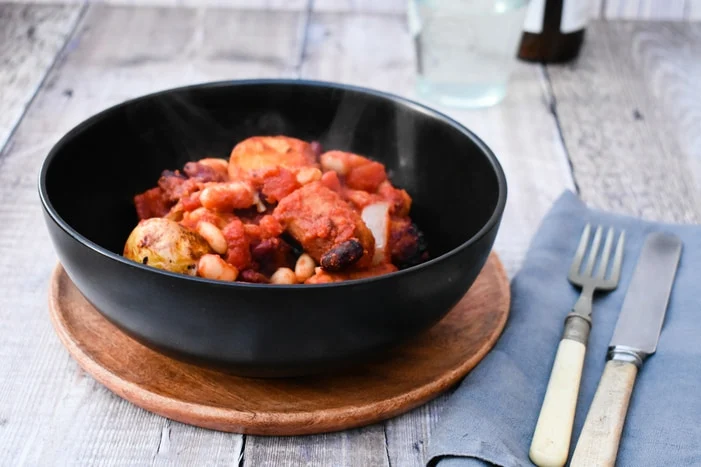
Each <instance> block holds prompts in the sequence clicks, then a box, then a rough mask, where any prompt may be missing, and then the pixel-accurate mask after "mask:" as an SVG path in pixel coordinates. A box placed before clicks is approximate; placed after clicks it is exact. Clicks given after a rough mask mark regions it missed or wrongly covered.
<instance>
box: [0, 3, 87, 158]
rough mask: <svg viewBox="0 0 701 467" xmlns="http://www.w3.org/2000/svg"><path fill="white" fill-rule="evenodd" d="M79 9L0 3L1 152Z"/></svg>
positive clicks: (70, 30) (63, 42)
mask: <svg viewBox="0 0 701 467" xmlns="http://www.w3.org/2000/svg"><path fill="white" fill-rule="evenodd" d="M81 10H82V7H80V6H78V5H68V6H53V5H46V6H28V5H20V4H5V3H0V153H2V149H3V147H4V146H5V143H6V142H7V139H8V138H9V136H10V134H11V133H12V131H13V130H14V128H15V126H16V125H17V123H18V122H19V120H20V118H21V117H22V115H23V114H24V111H25V109H26V107H27V104H29V102H30V101H31V99H32V97H33V96H34V94H35V93H36V91H37V89H38V88H39V85H40V84H41V82H42V81H43V79H44V77H45V76H46V73H47V72H48V71H49V68H50V67H51V65H52V64H53V62H54V59H55V58H56V55H57V54H58V52H59V50H61V48H62V47H63V45H64V44H65V42H66V39H67V38H68V36H69V35H70V33H71V32H72V31H73V28H74V27H75V24H76V22H77V21H78V17H79V16H80V12H81Z"/></svg>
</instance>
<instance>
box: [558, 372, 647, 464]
mask: <svg viewBox="0 0 701 467" xmlns="http://www.w3.org/2000/svg"><path fill="white" fill-rule="evenodd" d="M637 374H638V367H637V366H635V364H634V363H631V362H622V361H616V360H609V361H608V362H607V363H606V368H604V373H603V375H602V376H601V381H600V382H599V387H598V388H597V389H596V394H595V395H594V400H593V401H592V403H591V407H589V412H588V413H587V418H586V420H585V421H584V427H583V428H582V433H581V434H580V435H579V440H578V441H577V447H576V448H575V450H574V454H573V455H572V463H571V464H570V465H571V467H590V466H597V467H607V466H611V467H613V465H614V464H615V463H616V455H617V454H618V443H619V442H620V440H621V432H622V431H623V424H624V423H625V419H626V413H627V412H628V403H629V402H630V395H631V393H632V392H633V385H634V384H635V377H636V375H637Z"/></svg>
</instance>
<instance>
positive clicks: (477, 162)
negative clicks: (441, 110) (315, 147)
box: [45, 81, 505, 257]
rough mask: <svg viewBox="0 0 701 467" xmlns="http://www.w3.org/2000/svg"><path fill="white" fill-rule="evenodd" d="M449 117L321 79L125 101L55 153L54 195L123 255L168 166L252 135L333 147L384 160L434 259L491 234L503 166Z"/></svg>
mask: <svg viewBox="0 0 701 467" xmlns="http://www.w3.org/2000/svg"><path fill="white" fill-rule="evenodd" d="M446 121H448V120H447V119H446V118H445V117H443V116H441V115H439V114H437V113H433V112H431V111H429V110H427V109H424V108H423V107H421V106H418V105H415V104H412V103H409V102H407V101H404V100H401V99H398V98H394V97H392V96H389V95H385V94H382V93H375V92H364V91H363V90H360V89H356V88H351V87H343V86H333V85H328V84H324V83H308V82H301V81H290V82H246V83H235V84H233V83H228V84H227V83H218V84H211V85H202V86H195V87H189V88H182V89H177V90H173V91H167V92H163V93H159V94H155V95H150V96H146V97H143V98H139V99H136V100H133V101H130V102H127V103H125V104H122V105H119V106H117V107H115V108H113V109H110V110H109V111H107V112H103V113H102V114H99V115H98V116H96V117H95V118H93V119H90V120H89V121H87V122H86V123H84V124H83V125H81V126H79V127H78V128H77V129H75V130H74V131H73V132H72V134H71V135H70V136H69V137H68V138H66V139H64V142H63V143H62V144H61V145H59V146H58V147H57V148H56V151H55V152H54V155H53V159H52V160H51V161H50V163H49V164H48V166H47V169H46V172H45V188H46V193H47V198H48V201H49V202H50V203H51V205H52V206H53V207H54V209H55V210H56V212H57V214H58V215H59V216H60V217H61V218H63V220H65V221H66V222H67V223H68V225H70V226H71V227H72V228H74V229H75V230H76V231H77V232H78V233H80V234H81V235H83V236H85V237H86V238H88V239H89V240H91V241H92V242H94V243H96V244H97V245H99V246H102V247H104V248H106V249H108V250H110V251H112V252H114V253H117V254H121V252H122V248H123V245H124V242H125V240H126V238H127V236H128V234H129V232H130V231H131V229H132V228H133V227H134V225H135V224H136V222H137V217H136V213H135V210H134V205H133V202H132V199H133V196H134V195H135V194H137V193H139V192H142V191H144V190H146V189H148V188H150V187H153V186H155V184H156V182H157V180H158V177H159V176H160V174H161V172H162V171H163V170H164V169H170V170H173V169H179V168H182V166H183V165H184V164H185V162H187V161H191V160H197V159H200V158H203V157H222V158H227V159H228V156H229V154H230V152H231V149H232V148H233V147H234V145H235V144H236V143H237V142H239V141H241V140H243V139H244V138H246V137H249V136H254V135H287V136H293V137H297V138H301V139H304V140H317V141H320V142H321V144H322V146H323V148H324V149H340V150H345V151H352V152H356V153H359V154H362V155H366V156H368V157H370V158H373V159H376V160H379V161H381V162H382V163H384V164H385V165H386V166H387V168H388V171H389V174H390V177H391V179H392V181H393V183H394V184H395V185H396V186H399V187H402V188H404V189H406V190H407V191H408V192H409V193H410V194H411V196H412V197H413V200H414V204H413V207H412V217H413V218H414V220H415V221H416V222H417V224H418V225H419V226H420V228H421V229H422V230H423V231H424V232H425V235H426V238H427V240H428V245H429V251H430V253H431V256H432V257H437V256H439V255H442V254H444V253H447V252H448V251H450V250H451V249H453V248H455V247H457V246H459V245H460V244H461V243H463V242H465V241H466V240H468V239H470V238H471V237H472V236H473V235H474V234H476V233H477V232H478V231H479V230H480V229H481V228H483V227H484V226H485V224H486V223H487V222H488V220H489V219H490V217H491V216H492V215H493V214H494V213H495V210H496V208H497V205H498V202H499V197H500V189H499V180H498V176H497V173H498V171H497V170H495V167H494V164H496V161H494V160H490V159H488V158H487V157H485V155H484V151H485V148H484V147H483V146H482V144H481V143H480V142H479V140H477V139H476V138H474V137H470V138H466V137H465V135H466V133H465V132H464V130H463V129H461V128H459V127H457V126H452V125H448V124H446ZM86 130H89V131H86ZM481 146H482V147H481ZM503 190H505V187H503V186H502V192H501V195H502V196H505V194H504V193H503Z"/></svg>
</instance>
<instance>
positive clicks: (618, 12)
mask: <svg viewBox="0 0 701 467" xmlns="http://www.w3.org/2000/svg"><path fill="white" fill-rule="evenodd" d="M604 1H605V6H604V18H606V19H646V20H671V19H677V20H680V19H683V18H684V13H685V4H686V1H687V0H665V1H663V2H660V1H658V0H604Z"/></svg>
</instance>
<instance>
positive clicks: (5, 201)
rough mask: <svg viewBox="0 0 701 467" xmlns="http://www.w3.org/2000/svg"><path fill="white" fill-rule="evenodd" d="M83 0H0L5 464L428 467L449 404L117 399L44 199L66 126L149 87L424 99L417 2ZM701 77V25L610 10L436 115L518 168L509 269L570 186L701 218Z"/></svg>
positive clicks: (620, 202)
mask: <svg viewBox="0 0 701 467" xmlns="http://www.w3.org/2000/svg"><path fill="white" fill-rule="evenodd" d="M69 3H70V5H35V4H30V5H22V4H17V3H0V220H1V222H0V258H1V259H0V272H1V273H2V276H1V277H2V280H1V281H0V337H1V339H0V460H1V461H0V463H4V462H8V464H10V465H67V464H70V465H98V464H99V465H152V464H155V465H246V466H248V465H250V466H259V465H262V466H267V465H269V466H278V465H301V464H303V465H333V466H351V465H352V466H355V465H357V466H369V465H373V466H374V465H379V466H382V465H387V466H414V465H423V462H424V455H425V448H426V446H427V443H428V440H429V437H430V433H431V428H432V426H433V425H434V424H435V422H436V421H437V419H438V418H439V417H440V409H441V407H442V404H443V401H444V400H445V396H442V397H439V398H438V399H436V400H434V401H432V402H430V403H428V404H426V405H424V406H422V407H420V408H418V409H416V410H414V411H412V412H410V413H407V414H405V415H402V416H400V417H397V418H394V419H392V420H388V421H387V422H385V423H380V424H376V425H373V426H369V427H365V428H361V429H356V430H349V431H345V432H340V433H330V434H323V435H315V436H303V437H258V436H242V435H236V434H226V433H219V432H213V431H208V430H202V429H198V428H194V427H191V426H187V425H183V424H180V423H176V422H171V421H170V420H167V419H163V418H161V417H159V416H156V415H152V414H150V413H148V412H145V411H143V410H141V409H139V408H137V407H135V406H133V405H131V404H130V403H128V402H125V401H123V400H121V399H119V398H117V397H116V396H114V395H112V394H111V393H110V392H109V391H107V390H106V389H104V388H103V387H102V386H100V385H99V384H97V383H96V382H95V381H94V380H92V378H90V377H89V376H87V375H86V374H84V373H83V372H82V371H81V370H80V368H79V367H78V366H77V365H76V364H75V363H74V362H73V361H72V360H71V358H70V357H69V356H68V354H67V352H66V351H65V350H64V349H63V348H62V346H61V344H60V343H59V341H58V339H57V337H56V336H55V334H54V333H53V330H52V328H51V325H50V323H49V320H48V316H47V310H46V292H47V283H48V279H49V275H50V272H51V269H52V268H53V266H54V264H55V261H56V256H55V254H54V252H53V248H52V246H51V244H50V241H49V239H48V235H47V232H46V230H45V228H44V224H43V220H42V218H41V211H40V207H39V201H38V197H37V192H36V177H37V173H38V169H39V167H40V165H41V163H42V161H43V159H44V157H45V156H46V154H47V152H48V150H49V149H50V147H51V146H52V145H53V144H54V143H55V142H56V141H57V140H58V139H59V138H60V137H61V136H62V135H63V134H64V133H65V132H66V131H67V130H69V129H70V128H71V127H72V126H74V125H75V124H77V123H78V122H80V121H81V120H82V119H84V118H86V117H88V116H90V115H92V114H94V113H95V112H97V111H99V110H102V109H104V108H106V107H108V106H110V105H112V104H115V103H117V102H120V101H123V100H125V99H127V98H130V97H134V96H138V95H141V94H144V93H147V92H151V91H156V90H160V89H165V88H169V87H173V86H178V85H184V84H189V83H195V82H201V81H211V80H221V79H236V78H252V77H295V78H296V77H301V78H312V79H324V80H333V81H339V82H344V83H353V84H360V85H364V86H370V87H374V88H378V89H383V90H389V91H392V92H394V93H398V94H402V95H406V96H409V97H415V96H414V88H413V82H414V69H415V63H414V52H413V48H412V47H413V46H412V42H411V40H410V37H409V34H408V31H407V27H406V22H405V18H404V16H403V11H402V8H403V7H402V5H403V2H400V1H392V2H387V3H382V2H372V1H362V2H360V1H358V2H353V1H340V0H317V1H315V2H311V1H306V0H296V1H295V2H282V1H273V0H270V1H267V0H260V1H258V2H253V3H251V2H248V3H247V2H239V3H238V4H236V2H233V1H232V2H221V3H222V4H224V3H226V5H225V6H222V7H207V8H205V7H198V8H191V7H189V6H181V7H176V8H173V7H166V6H158V5H159V2H155V3H156V5H155V6H154V5H152V6H132V5H124V4H122V5H106V4H101V3H92V4H91V3H84V2H69ZM121 3H129V2H121ZM132 3H133V2H132ZM152 3H153V2H152ZM168 3H169V2H167V1H165V0H164V1H163V2H160V5H166V4H168ZM184 3H185V4H186V5H196V3H193V2H184ZM643 3H644V2H643ZM671 3H674V2H671ZM598 4H600V5H602V11H603V10H606V8H608V9H612V8H614V6H612V5H615V4H616V2H614V1H609V2H606V4H604V3H602V2H598ZM674 4H676V5H681V10H680V11H684V12H689V11H692V10H693V8H695V7H694V6H693V5H695V2H693V0H689V1H688V2H677V3H674ZM232 5H233V8H232ZM243 6H246V8H240V7H243ZM640 8H642V7H640ZM646 8H647V9H644V8H643V9H641V10H640V11H643V10H644V11H648V10H649V11H652V10H651V7H646ZM619 9H620V8H619ZM606 11H608V10H606ZM694 11H695V10H694ZM685 14H686V13H685ZM700 83H701V24H699V23H681V22H679V23H671V22H659V21H655V22H618V21H616V22H612V21H599V22H595V23H594V24H592V26H591V27H590V29H589V30H588V32H587V42H586V46H585V47H584V49H583V52H582V56H581V57H580V59H579V60H578V61H577V62H576V63H573V64H568V65H560V66H547V67H544V66H541V65H533V64H525V63H518V64H517V66H516V69H515V72H514V75H513V79H512V81H511V84H510V89H509V91H510V92H509V95H508V97H507V98H506V100H505V101H504V102H503V103H502V104H500V105H498V106H496V107H493V108H490V109H483V110H473V111H456V110H453V109H441V110H443V111H445V112H447V113H449V114H450V115H452V116H454V117H455V118H457V119H458V120H460V121H461V122H463V123H465V124H466V125H467V126H468V127H470V128H471V129H473V130H474V131H476V132H477V134H478V135H480V136H481V137H483V138H484V139H485V141H486V142H487V144H489V145H490V146H491V147H492V148H493V149H494V151H495V152H496V153H497V155H498V157H499V158H500V160H501V162H502V163H503V166H504V169H505V171H506V173H507V178H508V182H509V203H508V207H507V210H506V213H505V216H504V221H503V225H502V229H501V231H500V234H499V237H498V239H497V243H496V250H497V251H498V252H499V253H500V255H501V256H502V258H503V260H504V262H505V264H506V266H507V269H508V271H509V273H510V274H513V273H515V272H516V271H517V270H518V268H519V266H520V264H521V262H522V259H523V256H524V254H525V252H526V249H527V247H528V243H529V241H530V238H531V236H532V235H533V233H534V232H535V229H536V228H537V227H538V224H539V222H540V219H541V218H542V216H543V215H544V214H545V213H546V212H547V210H548V209H549V207H550V205H551V203H552V202H553V200H554V199H555V198H556V197H557V196H558V195H559V194H560V193H561V192H562V191H563V190H564V189H568V188H570V189H577V190H578V191H579V193H580V195H581V196H582V197H583V198H584V199H585V200H586V201H587V202H589V203H590V204H592V205H594V206H597V207H601V208H607V209H611V210H613V211H616V212H623V213H630V214H634V215H639V216H641V217H645V218H649V219H660V220H666V221H677V222H698V221H699V220H701V204H700V203H699V200H700V198H699V197H700V196H701V194H700V192H699V186H700V185H699V184H700V183H701V138H699V132H698V128H699V127H701V84H700Z"/></svg>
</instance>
